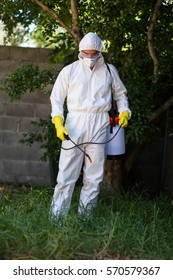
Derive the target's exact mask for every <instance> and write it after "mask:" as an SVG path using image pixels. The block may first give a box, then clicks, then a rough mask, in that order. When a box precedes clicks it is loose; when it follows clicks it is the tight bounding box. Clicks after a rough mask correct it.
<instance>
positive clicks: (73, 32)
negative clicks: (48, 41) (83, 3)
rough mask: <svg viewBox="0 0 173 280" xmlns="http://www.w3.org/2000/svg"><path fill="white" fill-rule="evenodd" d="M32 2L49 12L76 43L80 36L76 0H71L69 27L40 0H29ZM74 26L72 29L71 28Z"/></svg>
mask: <svg viewBox="0 0 173 280" xmlns="http://www.w3.org/2000/svg"><path fill="white" fill-rule="evenodd" d="M31 1H32V2H33V3H35V4H37V5H38V6H40V7H41V8H42V9H43V10H44V11H46V12H47V13H49V14H50V15H51V16H53V17H54V18H55V19H56V20H57V21H58V22H59V24H60V25H61V27H63V28H64V29H65V30H66V31H67V32H68V33H69V34H70V35H71V36H72V37H73V38H74V39H75V41H76V43H79V41H80V39H81V37H80V31H79V29H78V27H77V24H78V12H77V1H76V0H71V11H72V28H70V27H69V26H68V25H67V24H66V23H65V22H64V21H63V20H62V19H61V18H60V16H59V15H58V14H57V12H55V11H54V10H53V9H51V8H49V7H48V6H47V5H45V4H44V3H43V1H41V0H31ZM73 28H74V29H73Z"/></svg>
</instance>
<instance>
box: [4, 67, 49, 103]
mask: <svg viewBox="0 0 173 280" xmlns="http://www.w3.org/2000/svg"><path fill="white" fill-rule="evenodd" d="M2 82H3V86H2V88H3V90H5V91H6V92H7V94H8V96H9V97H10V99H11V100H12V101H14V100H19V99H20V98H21V96H22V95H23V94H24V93H26V92H27V91H29V92H34V91H36V90H43V89H44V88H45V86H46V85H47V84H53V82H54V79H53V73H52V72H51V71H50V70H40V69H39V67H38V66H34V65H32V64H25V65H22V66H20V67H19V68H18V69H16V70H15V71H14V72H12V73H11V74H10V75H9V76H8V77H6V78H5V79H4V80H3V81H2Z"/></svg>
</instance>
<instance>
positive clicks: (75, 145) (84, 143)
mask: <svg viewBox="0 0 173 280" xmlns="http://www.w3.org/2000/svg"><path fill="white" fill-rule="evenodd" d="M120 129H121V125H120V126H119V128H118V129H117V131H116V133H115V134H114V136H113V137H112V138H111V139H109V140H108V141H105V142H100V143H97V142H83V143H80V144H76V143H75V142H74V141H73V140H72V139H71V138H70V137H69V135H65V134H64V137H65V138H66V139H67V140H70V141H71V142H72V143H73V144H74V146H72V147H70V148H63V147H61V148H62V149H63V150H66V151H67V150H72V149H74V148H78V149H79V150H80V151H81V152H82V153H84V155H85V156H86V157H87V158H88V159H89V161H90V163H92V159H91V158H90V156H89V155H88V154H87V153H86V152H85V151H84V150H82V149H81V148H80V146H81V145H88V144H91V145H103V144H107V143H109V142H111V141H112V140H113V139H114V138H115V136H116V135H117V134H118V132H119V131H120Z"/></svg>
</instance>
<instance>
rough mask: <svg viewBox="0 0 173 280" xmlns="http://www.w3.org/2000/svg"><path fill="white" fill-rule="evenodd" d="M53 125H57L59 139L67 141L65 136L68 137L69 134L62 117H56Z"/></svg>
mask: <svg viewBox="0 0 173 280" xmlns="http://www.w3.org/2000/svg"><path fill="white" fill-rule="evenodd" d="M53 123H54V125H55V129H56V135H57V137H58V138H59V139H60V140H62V141H64V140H66V137H65V135H68V132H67V130H66V128H65V127H64V126H63V123H64V120H63V117H61V116H56V117H54V118H53Z"/></svg>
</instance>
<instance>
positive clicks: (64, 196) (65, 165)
mask: <svg viewBox="0 0 173 280" xmlns="http://www.w3.org/2000/svg"><path fill="white" fill-rule="evenodd" d="M102 48H103V45H102V41H101V40H100V38H99V37H98V36H97V35H96V34H94V33H92V32H89V33H88V34H86V35H85V36H84V37H83V39H82V40H81V41H80V43H79V55H78V58H79V59H78V60H77V61H75V62H73V63H72V64H70V65H68V66H66V67H64V68H63V69H62V70H61V72H60V73H59V75H58V77H57V80H56V82H55V84H54V87H53V90H52V93H51V97H50V100H51V106H52V113H51V116H52V121H53V123H54V124H55V128H56V132H57V137H58V138H60V139H61V140H62V141H63V142H62V148H65V149H68V148H69V147H71V146H72V143H71V141H69V140H66V136H67V135H69V137H70V138H71V139H72V140H73V141H74V142H75V143H76V144H80V143H85V142H96V143H102V142H105V141H106V140H107V127H108V125H109V114H108V111H109V110H110V108H111V102H112V97H111V87H112V91H113V98H114V100H115V101H116V104H117V108H118V112H119V124H120V125H121V126H122V127H126V126H127V124H128V120H129V119H130V116H131V111H130V109H129V107H128V99H127V91H126V88H125V86H124V85H123V83H122V81H121V80H120V78H119V75H118V72H117V70H116V68H115V67H114V66H113V65H111V64H109V68H110V72H111V73H110V72H109V71H108V68H107V66H106V64H105V62H104V58H103V56H102V54H101V51H102ZM65 99H67V109H68V114H67V118H66V121H65V124H64V111H63V105H64V101H65ZM80 148H82V149H83V150H84V151H85V152H86V153H87V154H88V155H89V156H90V158H91V160H92V163H91V162H90V161H89V160H88V158H87V157H86V156H85V155H84V154H83V153H82V152H81V151H80V150H79V149H78V148H77V147H76V148H73V149H70V150H63V149H61V154H60V159H59V172H58V176H57V185H56V186H55V190H54V195H53V199H52V203H51V214H52V216H53V217H55V218H58V217H60V216H64V215H66V214H67V213H68V211H69V208H70V204H71V198H72V194H73V191H74V187H75V183H76V181H77V179H78V177H79V175H80V171H81V168H82V166H83V186H82V189H81V193H80V201H79V208H78V214H79V215H83V214H88V213H90V212H91V211H92V210H93V208H94V207H95V206H96V203H97V198H98V194H99V191H100V183H101V181H102V179H103V173H104V163H105V158H106V153H105V144H102V145H99V144H95V145H92V144H89V143H87V144H83V145H82V146H80ZM83 163H84V164H83Z"/></svg>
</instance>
